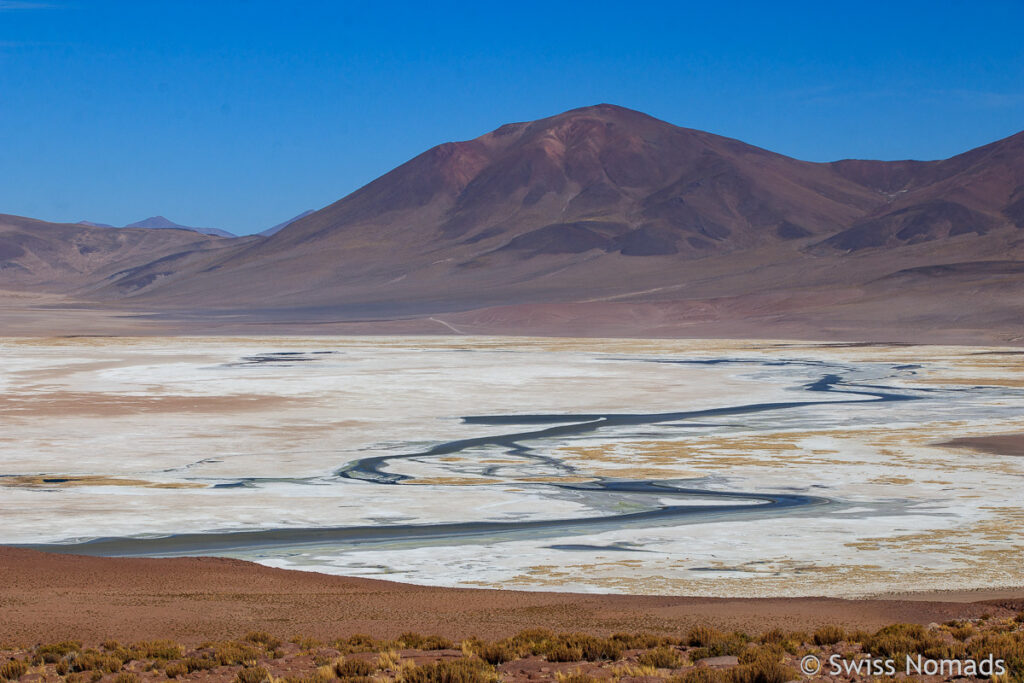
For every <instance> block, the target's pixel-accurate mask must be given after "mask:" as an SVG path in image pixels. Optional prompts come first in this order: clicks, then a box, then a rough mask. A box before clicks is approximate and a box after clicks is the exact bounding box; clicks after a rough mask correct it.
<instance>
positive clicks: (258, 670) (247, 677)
mask: <svg viewBox="0 0 1024 683" xmlns="http://www.w3.org/2000/svg"><path fill="white" fill-rule="evenodd" d="M270 680H273V679H272V678H271V677H270V672H269V671H267V670H266V669H264V668H263V667H262V666H247V667H245V668H244V669H242V670H241V671H239V672H238V674H236V675H235V683H265V681H270Z"/></svg>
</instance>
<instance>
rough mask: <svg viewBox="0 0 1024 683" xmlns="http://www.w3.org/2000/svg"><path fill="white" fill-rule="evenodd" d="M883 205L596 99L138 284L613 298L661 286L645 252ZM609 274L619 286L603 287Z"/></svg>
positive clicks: (395, 297)
mask: <svg viewBox="0 0 1024 683" xmlns="http://www.w3.org/2000/svg"><path fill="white" fill-rule="evenodd" d="M885 201H886V200H885V198H884V197H883V196H881V195H880V194H879V193H878V192H876V191H874V190H873V189H871V188H868V187H865V186H863V185H862V184H859V183H857V182H854V181H853V180H850V179H847V178H845V177H843V176H842V175H841V174H839V173H838V172H836V171H835V170H834V169H832V168H831V167H829V166H828V165H822V164H812V163H807V162H802V161H797V160H794V159H790V158H787V157H784V156H782V155H778V154H774V153H772V152H768V151H766V150H762V149H759V148H756V147H752V146H750V145H746V144H744V143H741V142H738V141H736V140H730V139H728V138H722V137H719V136H715V135H711V134H709V133H703V132H700V131H694V130H689V129H684V128H679V127H676V126H673V125H671V124H668V123H665V122H663V121H658V120H657V119H654V118H652V117H649V116H647V115H645V114H641V113H639V112H634V111H630V110H628V109H623V108H621V107H614V106H611V105H599V106H595V107H587V108H584V109H578V110H573V111H570V112H566V113H565V114H560V115H558V116H554V117H551V118H548V119H542V120H540V121H536V122H532V123H519V124H510V125H507V126H503V127H501V128H499V129H497V130H496V131H494V132H492V133H488V134H486V135H484V136H481V137H480V138H477V139H475V140H471V141H467V142H459V143H447V144H444V145H440V146H438V147H435V148H433V149H431V150H429V151H427V152H425V153H424V154H421V155H420V156H418V157H416V158H415V159H412V160H411V161H409V162H408V163H406V164H403V165H402V166H400V167H398V168H396V169H395V170H394V171H392V172H390V173H388V174H386V175H384V176H382V177H381V178H378V179H377V180H375V181H373V182H372V183H370V184H369V185H367V186H365V187H363V188H362V189H360V190H358V191H356V192H354V193H352V194H351V195H349V196H347V197H345V198H344V199H342V200H340V201H338V202H336V203H334V204H332V205H330V206H328V207H326V208H324V209H322V210H320V211H317V212H315V213H313V214H311V215H309V216H306V217H305V218H302V219H300V220H298V221H296V222H294V223H292V224H291V225H289V226H288V227H286V228H285V229H283V230H281V231H280V232H279V233H277V234H275V235H273V236H271V237H269V238H268V239H267V240H265V241H263V242H260V243H256V244H252V245H247V246H245V247H244V248H239V249H238V250H237V251H234V252H232V253H231V255H230V256H227V257H225V258H223V259H222V260H221V261H219V262H217V263H215V264H214V263H206V262H204V263H203V264H202V265H201V269H202V270H203V271H204V272H203V273H202V274H201V276H198V277H196V278H191V277H189V278H181V279H178V280H175V279H173V278H168V279H166V280H164V281H162V282H161V284H160V286H159V287H158V288H152V289H150V290H146V289H143V290H140V291H138V294H140V295H141V296H142V297H143V298H145V299H147V300H150V299H152V300H154V301H164V302H168V303H173V302H174V301H176V300H178V301H186V300H191V299H192V298H193V297H194V296H195V295H196V294H197V293H198V292H199V291H200V290H203V291H207V292H209V291H216V292H218V295H219V297H220V300H219V301H218V302H217V303H218V305H231V304H232V303H236V302H239V301H240V298H239V297H254V299H258V300H259V301H261V302H262V303H263V304H264V305H271V306H295V305H304V306H306V305H316V306H330V305H337V304H353V305H356V304H358V305H360V306H367V305H374V306H378V308H380V307H383V308H389V310H392V311H395V312H398V311H409V310H413V309H418V308H422V309H424V310H426V309H428V308H431V307H433V306H436V305H437V304H438V303H441V302H443V303H444V305H445V306H449V307H450V306H455V307H472V306H478V305H493V304H498V303H509V302H515V301H520V300H522V298H523V297H526V298H531V299H537V298H539V299H540V300H551V299H552V298H554V299H558V298H562V297H566V296H568V297H569V298H573V297H578V296H594V295H598V296H599V295H615V294H619V293H622V292H623V291H628V290H629V289H630V288H632V287H634V285H638V286H640V287H646V286H649V285H650V286H657V283H658V282H659V277H660V276H657V274H656V273H654V275H656V276H655V277H653V278H652V277H650V275H652V273H650V272H649V271H650V264H646V263H644V262H643V261H644V259H645V258H649V259H654V260H656V261H658V266H657V269H658V270H664V269H665V268H669V269H670V270H672V269H675V268H677V264H679V263H681V262H689V261H695V260H703V259H707V258H709V257H721V256H723V255H727V254H731V253H736V252H740V251H749V250H751V249H757V248H774V247H778V246H780V245H783V246H785V248H786V249H788V250H789V251H795V250H796V249H797V248H798V247H799V246H800V245H802V244H804V243H806V242H807V240H808V239H809V238H810V239H813V238H818V239H824V238H827V237H828V236H830V235H831V234H834V233H835V232H838V231H839V230H841V229H843V228H845V227H847V226H848V225H850V224H851V223H852V222H853V221H855V220H856V219H857V218H859V217H860V216H863V215H865V214H866V213H867V212H869V211H871V210H874V209H876V208H877V207H879V206H881V205H883V204H884V203H885ZM602 269H604V270H606V271H607V272H606V276H607V277H608V278H610V279H609V281H607V282H606V283H604V285H602V286H598V287H597V288H596V289H595V288H594V287H595V282H594V279H595V277H596V276H597V275H596V272H597V271H601V270H602ZM633 280H637V281H636V282H635V283H634V282H633ZM200 282H202V284H200ZM651 283H653V285H652V284H651ZM662 284H663V283H662ZM567 288H568V289H567ZM570 290H572V291H570ZM133 291H136V290H134V289H133Z"/></svg>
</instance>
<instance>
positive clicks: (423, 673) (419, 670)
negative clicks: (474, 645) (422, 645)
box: [398, 659, 498, 683]
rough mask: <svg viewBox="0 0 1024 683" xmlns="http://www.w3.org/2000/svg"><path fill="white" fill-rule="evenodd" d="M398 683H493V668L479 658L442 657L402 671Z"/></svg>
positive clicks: (494, 679)
mask: <svg viewBox="0 0 1024 683" xmlns="http://www.w3.org/2000/svg"><path fill="white" fill-rule="evenodd" d="M398 680H399V681H400V683H493V682H495V681H497V680H498V676H497V674H496V673H495V672H494V669H493V668H491V667H490V666H489V665H487V664H486V663H485V662H484V661H483V660H480V659H447V660H445V659H443V660H441V661H439V662H432V663H430V664H423V665H422V666H412V667H409V668H407V669H405V670H403V671H402V673H401V675H400V676H399V679H398Z"/></svg>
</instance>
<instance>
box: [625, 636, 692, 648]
mask: <svg viewBox="0 0 1024 683" xmlns="http://www.w3.org/2000/svg"><path fill="white" fill-rule="evenodd" d="M611 640H614V641H616V642H617V643H620V644H621V645H622V647H623V649H625V650H650V649H651V648H655V647H660V646H662V645H680V644H681V643H680V642H678V641H676V639H674V638H667V637H665V636H656V635H654V634H653V633H613V634H612V636H611Z"/></svg>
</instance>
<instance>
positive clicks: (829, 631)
mask: <svg viewBox="0 0 1024 683" xmlns="http://www.w3.org/2000/svg"><path fill="white" fill-rule="evenodd" d="M845 639H846V631H844V630H843V629H842V628H840V627H838V626H833V625H829V626H822V627H821V628H819V629H818V630H817V631H815V632H814V644H815V645H835V644H836V643H841V642H842V641H843V640H845Z"/></svg>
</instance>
